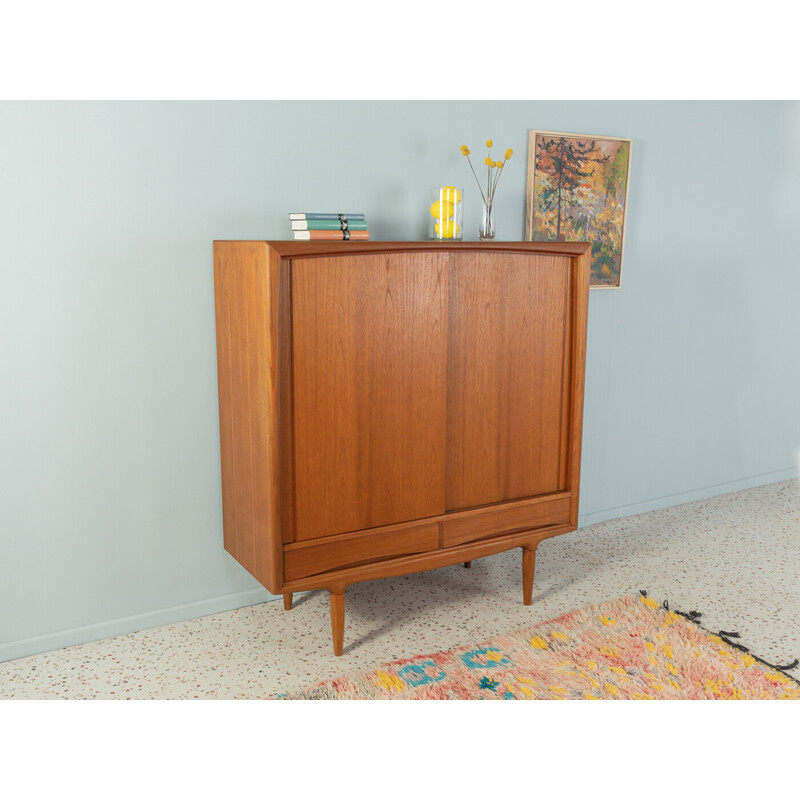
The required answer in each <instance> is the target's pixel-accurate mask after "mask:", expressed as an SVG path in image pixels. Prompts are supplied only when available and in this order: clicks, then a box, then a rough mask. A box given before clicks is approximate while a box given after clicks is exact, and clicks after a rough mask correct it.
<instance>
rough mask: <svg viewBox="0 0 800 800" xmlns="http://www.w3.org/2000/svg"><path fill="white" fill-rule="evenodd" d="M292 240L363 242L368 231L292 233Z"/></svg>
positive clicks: (366, 237) (366, 238)
mask: <svg viewBox="0 0 800 800" xmlns="http://www.w3.org/2000/svg"><path fill="white" fill-rule="evenodd" d="M294 238H295V239H302V240H305V241H309V240H310V241H319V240H320V239H322V240H327V241H336V240H338V241H345V242H352V241H357V242H365V241H367V240H368V239H369V231H350V230H338V231H336V230H334V231H294Z"/></svg>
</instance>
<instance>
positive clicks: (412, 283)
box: [214, 241, 590, 655]
mask: <svg viewBox="0 0 800 800" xmlns="http://www.w3.org/2000/svg"><path fill="white" fill-rule="evenodd" d="M589 252H590V251H589V245H588V244H584V243H541V242H492V243H488V244H487V243H478V242H475V243H470V242H463V243H462V242H458V243H449V244H448V243H440V242H294V241H274V242H264V241H253V242H244V241H242V242H236V241H218V242H214V290H215V300H216V326H217V367H218V378H219V417H220V451H221V464H222V511H223V527H224V543H225V549H226V550H227V551H228V552H229V553H230V554H231V555H232V556H233V557H234V558H235V559H236V560H237V561H239V563H240V564H242V566H244V567H245V569H247V570H248V571H249V572H250V573H251V574H252V575H253V576H254V577H255V578H256V579H257V580H258V581H259V582H261V583H262V584H263V585H264V586H265V587H266V588H267V589H268V590H269V591H270V592H272V593H274V594H281V593H282V594H283V597H284V606H285V608H286V609H287V610H288V609H290V608H291V604H292V593H293V592H299V591H304V590H308V589H327V590H328V591H329V592H330V600H331V623H332V628H333V648H334V652H335V653H336V654H337V655H340V654H341V652H342V644H343V636H344V592H345V588H346V587H347V586H348V585H349V584H351V583H355V582H357V581H368V580H373V579H375V578H384V577H389V576H396V575H404V574H407V573H411V572H419V571H422V570H426V569H433V568H436V567H442V566H446V565H451V564H457V563H461V562H463V563H464V564H465V566H469V565H470V563H471V561H472V560H473V559H476V558H481V557H483V556H488V555H491V554H493V553H499V552H501V551H504V550H508V549H509V548H512V547H520V548H522V552H523V556H522V587H523V600H524V602H525V603H526V604H530V602H531V595H532V589H533V572H534V564H535V555H536V546H537V545H538V544H539V542H540V541H542V540H543V539H546V538H548V537H550V536H555V535H556V534H560V533H566V532H568V531H572V530H575V528H576V527H577V519H578V487H579V478H580V455H581V426H582V414H583V379H584V361H585V351H586V319H587V307H588V296H589Z"/></svg>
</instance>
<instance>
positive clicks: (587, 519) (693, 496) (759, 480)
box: [578, 468, 800, 528]
mask: <svg viewBox="0 0 800 800" xmlns="http://www.w3.org/2000/svg"><path fill="white" fill-rule="evenodd" d="M798 477H800V471H799V470H798V469H797V468H790V469H782V470H778V471H777V472H765V473H764V474H762V475H753V476H751V477H749V478H743V479H742V480H738V481H729V482H727V483H717V484H714V485H712V486H706V487H704V488H702V489H693V490H692V491H690V492H678V493H677V494H668V495H664V496H663V497H654V498H651V499H650V500H643V501H642V502H640V503H630V504H628V505H622V506H615V507H613V508H605V509H602V510H601V511H590V512H589V513H587V514H579V515H578V527H579V528H586V527H588V526H589V525H597V524H598V523H600V522H607V521H608V520H610V519H619V518H620V517H631V516H634V515H635V514H646V513H647V512H648V511H657V510H658V509H660V508H670V507H671V506H679V505H682V504H683V503H691V502H693V501H695V500H706V499H708V498H709V497H716V496H717V495H721V494H730V493H731V492H739V491H741V490H742V489H753V488H754V487H756V486H765V485H766V484H769V483H780V482H781V481H789V480H793V479H795V478H798Z"/></svg>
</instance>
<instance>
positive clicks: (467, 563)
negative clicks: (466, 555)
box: [464, 561, 472, 569]
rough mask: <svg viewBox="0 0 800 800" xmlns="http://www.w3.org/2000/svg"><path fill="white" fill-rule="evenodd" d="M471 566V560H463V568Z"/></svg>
mask: <svg viewBox="0 0 800 800" xmlns="http://www.w3.org/2000/svg"><path fill="white" fill-rule="evenodd" d="M471 566H472V562H471V561H465V562H464V568H465V569H469V568H470V567H471Z"/></svg>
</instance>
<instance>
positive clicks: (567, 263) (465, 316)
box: [445, 252, 572, 511]
mask: <svg viewBox="0 0 800 800" xmlns="http://www.w3.org/2000/svg"><path fill="white" fill-rule="evenodd" d="M571 264H572V259H570V258H568V257H565V256H551V255H533V254H530V255H529V254H519V253H487V252H482V253H477V252H476V253H458V254H455V255H453V260H452V262H451V266H450V272H449V312H448V313H449V336H448V350H447V359H448V386H447V472H446V474H447V481H446V499H445V505H446V508H447V510H448V511H452V510H456V509H461V508H471V507H474V506H481V505H487V504H491V503H498V502H501V501H506V500H513V499H517V498H523V497H531V496H533V495H538V494H544V493H548V492H555V491H558V490H560V489H563V488H565V485H566V469H567V456H568V452H567V445H568V437H569V430H568V427H569V425H568V423H569V368H570V361H569V358H570V341H569V327H570V319H569V314H570V284H571V282H570V269H571Z"/></svg>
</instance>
